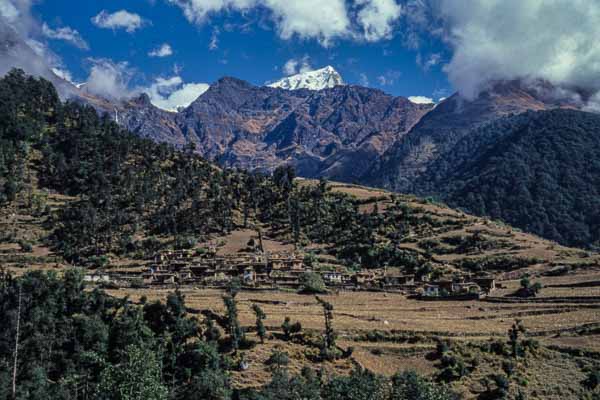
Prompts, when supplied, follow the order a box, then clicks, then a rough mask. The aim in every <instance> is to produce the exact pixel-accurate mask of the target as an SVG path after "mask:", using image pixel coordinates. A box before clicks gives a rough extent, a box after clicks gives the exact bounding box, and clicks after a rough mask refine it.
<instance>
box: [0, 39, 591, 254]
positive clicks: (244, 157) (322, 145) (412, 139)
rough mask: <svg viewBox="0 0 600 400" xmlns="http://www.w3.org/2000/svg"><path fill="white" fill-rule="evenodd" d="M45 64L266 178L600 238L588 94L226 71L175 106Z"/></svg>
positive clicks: (579, 240) (77, 97) (522, 83)
mask: <svg viewBox="0 0 600 400" xmlns="http://www.w3.org/2000/svg"><path fill="white" fill-rule="evenodd" d="M9 33H10V32H9ZM4 37H9V38H10V37H11V36H10V35H4ZM0 52H1V53H2V55H3V56H4V57H5V59H9V60H10V61H11V62H13V63H14V64H15V65H17V66H22V65H21V64H23V63H22V62H21V61H22V60H24V59H29V58H32V59H34V60H35V59H36V58H35V57H38V58H39V56H36V55H35V54H34V52H33V50H31V48H29V47H28V46H27V45H26V44H25V43H21V42H19V40H18V37H17V36H14V40H12V41H11V40H9V41H8V42H6V43H3V44H2V46H1V47H0ZM38 61H39V62H38V63H36V64H35V65H34V66H33V67H32V66H31V65H28V67H29V71H28V72H29V73H32V74H37V75H43V76H45V77H47V78H48V79H50V80H51V81H52V82H53V83H54V85H55V86H56V87H57V88H58V90H59V92H61V93H62V94H63V96H64V97H68V98H70V99H71V100H73V101H77V102H82V103H85V104H89V105H91V106H93V107H94V108H95V109H96V110H97V111H98V112H99V113H100V114H109V115H110V117H111V118H113V119H114V120H116V121H117V122H118V123H119V124H120V125H122V126H123V127H125V128H127V129H128V130H130V131H131V132H133V133H135V134H137V135H138V136H141V137H144V138H149V139H152V140H153V141H156V142H161V143H167V144H170V145H173V146H175V147H177V148H184V147H186V146H190V145H191V146H193V147H194V150H195V151H196V152H197V153H199V154H201V155H202V156H204V157H205V158H207V159H209V160H213V161H215V162H217V163H218V164H220V165H221V166H224V167H231V168H240V169H245V170H258V171H263V172H267V173H269V172H272V171H273V170H275V169H276V168H277V167H279V166H282V165H292V166H294V167H295V169H296V172H297V173H298V175H300V176H303V177H308V178H321V177H324V178H328V179H331V180H337V181H343V182H356V183H361V184H364V185H369V186H374V187H381V188H385V189H389V190H393V191H398V192H410V193H416V194H419V195H424V196H433V197H435V198H438V199H440V200H443V201H446V202H448V203H450V204H451V205H453V206H455V207H462V208H464V209H466V210H467V211H470V212H472V213H476V214H480V215H488V216H492V217H494V218H498V219H501V220H504V221H508V222H510V223H511V224H513V225H514V226H517V227H521V228H523V229H526V230H528V231H531V232H534V233H537V234H539V235H541V236H544V237H547V238H550V239H553V240H556V241H559V242H561V243H564V244H569V245H578V246H590V245H594V246H595V245H596V244H600V215H598V213H597V212H596V211H595V210H597V209H598V207H597V204H596V201H595V200H594V199H595V198H596V194H597V193H596V192H597V185H596V183H595V182H596V181H595V178H594V177H595V176H596V175H594V174H592V175H589V174H588V175H589V176H588V175H585V176H587V178H584V179H582V178H580V177H578V175H579V176H582V174H583V171H596V170H595V168H596V164H595V161H594V160H596V159H598V157H596V154H597V153H596V150H597V149H599V148H600V142H598V140H597V138H598V137H599V136H600V123H597V122H598V121H597V119H598V118H600V117H598V116H597V115H595V114H590V113H587V112H584V111H583V110H584V109H585V99H586V94H585V91H584V90H579V91H573V90H570V91H565V90H563V89H562V88H557V87H554V86H553V85H551V84H549V83H548V82H544V81H531V80H514V81H500V82H494V83H492V84H490V85H489V87H488V89H487V90H484V91H482V92H481V93H480V94H479V95H478V96H477V97H476V98H475V99H466V98H464V97H462V96H461V95H460V94H458V93H457V94H454V95H452V96H450V97H449V98H447V99H445V100H443V101H441V102H440V103H438V104H433V103H432V104H423V103H420V102H413V101H411V100H409V98H406V97H394V96H391V95H389V94H386V93H384V92H382V91H381V90H377V89H372V88H366V87H361V86H356V85H346V84H344V82H343V79H342V77H341V76H340V75H339V74H338V73H337V72H336V71H335V69H333V68H332V67H326V68H322V69H320V70H316V71H304V72H302V73H301V74H298V75H294V76H290V77H288V78H284V79H283V80H280V81H278V82H275V83H272V84H270V85H269V86H256V85H253V84H251V83H248V82H245V81H243V80H240V79H236V78H232V77H224V78H221V79H219V80H218V81H217V82H215V83H213V84H212V85H211V86H210V88H209V89H208V90H207V91H206V92H204V93H203V94H202V95H201V96H199V97H198V98H197V99H196V100H195V101H194V102H192V103H191V104H190V105H189V106H187V107H185V108H183V109H181V110H180V111H179V112H171V111H166V110H163V109H160V108H158V107H156V106H154V105H153V104H152V102H151V99H150V98H149V97H148V95H146V94H141V95H138V96H137V97H134V98H129V99H122V100H114V99H113V100H110V99H105V98H102V97H100V96H97V95H95V94H93V93H90V92H89V91H88V90H86V87H85V85H83V86H79V87H77V86H75V85H72V84H71V83H69V82H67V81H65V80H64V79H62V78H60V77H59V76H57V75H56V74H55V73H54V71H52V70H51V69H49V68H45V67H43V65H44V64H43V60H42V59H41V58H39V59H38ZM32 68H33V70H32ZM553 110H554V111H553ZM561 110H563V111H561ZM565 121H567V122H565ZM569 124H570V125H569ZM523 129H525V133H524V132H523ZM582 132H583V133H582ZM537 142H539V143H544V144H545V145H546V146H545V147H542V146H541V145H537ZM524 149H526V150H524ZM584 150H585V151H584ZM582 154H585V155H586V156H585V158H582V156H581V155H582ZM517 155H518V156H517ZM598 155H599V156H600V151H599V152H598ZM545 158H548V159H552V160H553V161H552V163H549V164H548V163H545V162H542V161H543V160H544V159H545ZM540 165H544V168H541V167H540ZM512 174H520V176H521V177H522V178H523V179H520V180H517V181H515V179H513V178H512V177H511V175H512ZM599 184H600V183H599ZM512 190H518V191H519V193H520V194H519V195H517V196H512V194H511V191H512Z"/></svg>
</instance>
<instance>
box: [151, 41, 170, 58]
mask: <svg viewBox="0 0 600 400" xmlns="http://www.w3.org/2000/svg"><path fill="white" fill-rule="evenodd" d="M148 55H149V56H150V57H160V58H162V57H169V56H170V55H173V49H172V48H171V45H170V44H168V43H163V44H162V45H160V46H159V47H157V48H156V49H154V50H152V51H151V52H149V53H148Z"/></svg>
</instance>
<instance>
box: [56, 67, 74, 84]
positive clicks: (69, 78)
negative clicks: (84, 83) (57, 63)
mask: <svg viewBox="0 0 600 400" xmlns="http://www.w3.org/2000/svg"><path fill="white" fill-rule="evenodd" d="M52 72H54V73H55V74H56V76H58V77H59V78H61V79H64V80H65V81H67V82H71V83H73V84H74V82H73V77H72V76H71V73H70V72H69V71H67V70H65V69H62V68H57V67H54V68H52Z"/></svg>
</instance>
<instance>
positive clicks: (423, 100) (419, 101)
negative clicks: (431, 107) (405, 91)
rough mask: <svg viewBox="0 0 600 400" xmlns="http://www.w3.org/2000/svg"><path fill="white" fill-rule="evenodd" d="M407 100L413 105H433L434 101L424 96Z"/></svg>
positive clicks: (411, 97) (410, 97)
mask: <svg viewBox="0 0 600 400" xmlns="http://www.w3.org/2000/svg"><path fill="white" fill-rule="evenodd" d="M408 100H410V101H411V102H412V103H415V104H434V103H435V101H434V100H433V99H432V98H431V97H425V96H409V97H408Z"/></svg>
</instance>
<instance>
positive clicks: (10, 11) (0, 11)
mask: <svg viewBox="0 0 600 400" xmlns="http://www.w3.org/2000/svg"><path fill="white" fill-rule="evenodd" d="M0 15H1V16H2V17H3V18H6V20H7V21H9V22H11V23H12V22H15V21H16V20H17V18H18V17H19V15H20V13H19V10H17V8H16V7H15V6H14V5H13V4H12V3H11V2H10V1H8V0H0Z"/></svg>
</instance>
